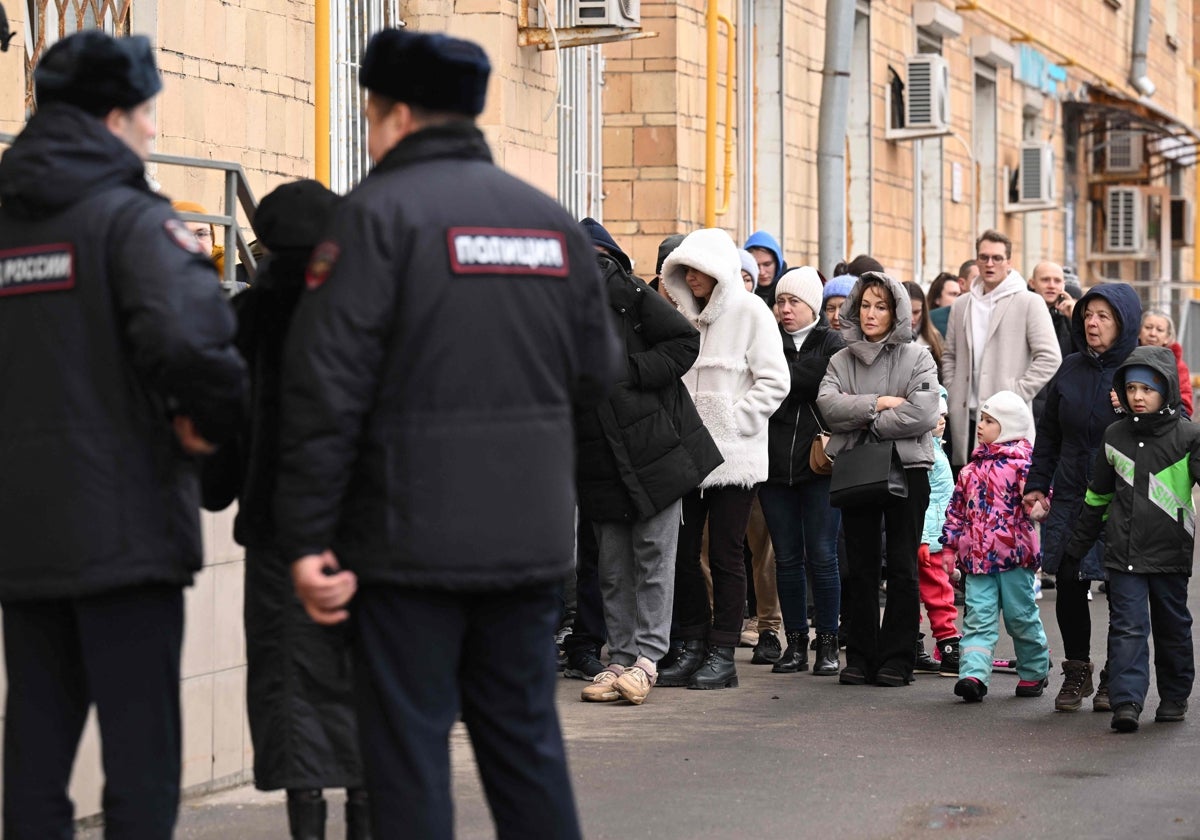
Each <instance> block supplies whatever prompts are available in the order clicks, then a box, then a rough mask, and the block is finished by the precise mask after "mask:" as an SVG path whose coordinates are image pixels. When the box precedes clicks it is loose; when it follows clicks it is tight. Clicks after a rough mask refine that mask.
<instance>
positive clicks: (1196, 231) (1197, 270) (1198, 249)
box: [1188, 67, 1200, 297]
mask: <svg viewBox="0 0 1200 840" xmlns="http://www.w3.org/2000/svg"><path fill="white" fill-rule="evenodd" d="M1188 71H1189V72H1190V73H1191V74H1192V79H1193V80H1194V81H1195V83H1196V87H1195V89H1194V91H1193V92H1192V97H1193V98H1194V100H1195V101H1194V102H1193V103H1192V105H1193V106H1194V107H1195V109H1196V123H1197V125H1200V70H1197V69H1196V68H1195V67H1189V68H1188ZM1192 166H1193V168H1194V169H1195V171H1196V197H1195V198H1194V199H1192V207H1193V208H1194V207H1195V206H1196V204H1197V203H1200V163H1196V164H1193V165H1192ZM1192 216H1193V218H1192V278H1193V279H1195V278H1196V277H1200V213H1197V212H1195V211H1194V210H1193V212H1192ZM1192 297H1196V290H1195V289H1193V290H1192Z"/></svg>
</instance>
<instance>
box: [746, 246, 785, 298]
mask: <svg viewBox="0 0 1200 840" xmlns="http://www.w3.org/2000/svg"><path fill="white" fill-rule="evenodd" d="M742 247H743V248H745V249H746V250H747V251H749V252H750V253H751V254H752V255H753V256H754V261H755V262H756V263H758V284H757V285H756V286H755V287H754V294H756V295H758V296H759V297H760V298H762V299H763V300H765V301H766V302H767V306H774V305H775V284H776V283H778V282H779V278H780V277H782V276H783V273H784V272H785V271H787V270H788V267H787V262H785V261H784V259H783V249H782V248H780V247H779V242H778V240H776V239H775V237H774V236H772V235H771V234H769V233H767V232H766V231H765V230H756V231H754V233H752V234H750V238H749V239H747V240H746V244H745V245H743V246H742Z"/></svg>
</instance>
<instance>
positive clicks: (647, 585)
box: [576, 219, 724, 704]
mask: <svg viewBox="0 0 1200 840" xmlns="http://www.w3.org/2000/svg"><path fill="white" fill-rule="evenodd" d="M583 226H584V228H585V229H586V230H587V231H588V232H589V233H590V234H591V236H592V242H593V243H594V244H595V246H596V249H597V252H598V253H597V257H596V258H597V261H598V262H599V264H600V273H601V275H602V276H603V277H604V282H605V286H606V287H607V291H608V305H609V307H610V308H611V310H612V313H613V315H614V316H615V317H616V320H617V327H618V330H619V334H620V336H621V338H622V339H623V340H624V345H625V356H626V358H627V359H628V367H627V369H626V371H625V374H624V375H623V376H622V377H621V378H620V379H619V381H618V382H617V386H616V388H614V390H613V393H612V394H611V395H610V396H609V398H608V399H607V400H606V401H604V402H602V403H600V405H598V406H597V407H596V408H594V409H591V410H588V411H585V412H580V413H579V414H577V416H576V428H577V431H576V439H577V440H578V444H579V474H578V475H579V478H578V481H579V509H580V519H581V523H583V522H586V523H588V524H591V525H592V526H593V527H594V530H595V534H596V543H597V546H598V548H599V572H600V591H601V594H602V595H603V599H604V623H605V625H606V627H607V628H608V651H609V656H610V660H611V662H610V664H609V666H608V667H607V668H605V669H604V670H603V671H601V672H600V673H599V674H597V675H596V676H595V678H594V680H593V681H592V684H591V685H589V686H587V687H586V688H585V689H584V690H583V699H584V700H589V701H594V702H607V701H612V700H619V699H621V698H624V699H626V700H628V701H630V702H631V703H635V704H640V703H641V702H642V701H643V700H645V699H646V694H647V693H648V692H649V691H650V688H651V687H652V686H653V685H654V682H655V680H656V679H657V678H658V665H657V663H658V661H659V660H660V659H662V658H663V657H664V656H665V655H666V653H667V646H668V644H669V643H670V633H671V609H672V605H673V603H674V601H673V594H674V587H675V549H676V547H677V546H678V544H679V508H680V499H682V498H683V496H684V494H686V493H688V492H690V491H691V490H694V489H695V488H696V487H698V486H699V484H700V482H701V480H703V479H704V477H705V476H707V475H708V474H709V473H710V472H712V471H713V470H714V469H716V468H717V467H718V466H720V464H721V463H722V462H723V461H724V459H723V458H722V457H721V452H720V450H719V449H717V445H716V444H715V443H713V440H712V437H711V436H710V435H709V434H708V431H707V430H706V429H705V428H704V424H703V422H701V420H700V415H699V413H698V412H697V411H696V406H695V404H694V403H693V402H692V398H691V397H690V396H689V395H688V392H687V389H686V388H685V387H684V386H683V382H682V381H680V378H679V377H680V376H682V375H683V374H684V373H686V372H687V370H688V369H689V368H691V366H692V363H693V362H695V361H696V356H697V355H699V352H700V333H699V332H697V331H696V328H695V327H693V326H692V325H691V324H690V323H688V320H687V318H685V317H683V315H681V314H680V313H679V311H678V310H676V309H675V308H674V307H673V306H671V304H670V303H668V302H667V301H666V300H665V299H663V297H662V296H661V295H658V294H655V293H654V291H653V290H652V289H651V288H650V287H649V286H647V285H646V284H645V283H643V282H642V281H641V280H639V279H638V278H636V277H634V276H633V275H632V274H631V273H630V270H631V268H632V265H631V264H630V261H629V257H628V256H626V255H625V252H624V251H622V250H621V249H620V247H618V245H617V243H616V242H615V241H614V240H613V238H612V236H610V235H609V233H608V231H606V230H605V229H604V228H603V226H601V225H600V224H599V223H598V222H596V221H595V220H593V219H584V220H583Z"/></svg>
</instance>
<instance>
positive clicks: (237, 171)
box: [0, 133, 258, 294]
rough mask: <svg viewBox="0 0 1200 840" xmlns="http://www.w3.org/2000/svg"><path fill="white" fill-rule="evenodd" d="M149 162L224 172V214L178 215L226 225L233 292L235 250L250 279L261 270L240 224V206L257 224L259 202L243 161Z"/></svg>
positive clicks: (227, 280)
mask: <svg viewBox="0 0 1200 840" xmlns="http://www.w3.org/2000/svg"><path fill="white" fill-rule="evenodd" d="M15 139H16V137H15V135H12V134H3V133H0V144H3V145H5V146H11V145H12V142H13V140H15ZM149 162H150V163H159V164H164V165H166V166H182V167H185V168H188V169H212V170H216V171H218V172H224V173H225V194H224V204H223V206H222V208H221V209H222V211H223V212H221V213H182V212H181V213H179V218H181V219H183V220H184V221H188V222H207V223H208V224H210V225H222V226H223V227H224V228H225V270H224V272H223V273H222V275H221V288H223V289H224V290H225V291H226V293H229V294H232V293H233V291H234V290H235V289H236V286H237V281H236V277H237V260H233V259H230V255H231V254H234V253H236V254H237V255H238V257H239V258H240V259H241V261H242V265H243V266H244V267H245V269H246V274H247V275H248V276H249V277H250V279H251V280H253V279H254V277H255V275H256V274H257V273H258V260H256V259H255V257H254V254H253V253H251V251H250V243H249V242H248V241H247V240H246V237H245V236H244V235H243V234H242V228H241V226H240V225H239V224H238V219H237V208H238V205H239V204H240V205H241V208H242V212H243V213H245V214H246V221H247V222H248V223H249V224H250V226H251V228H253V227H254V212H255V210H257V209H258V203H257V202H256V201H255V199H254V193H253V192H252V191H251V189H250V182H249V181H248V180H246V170H244V169H242V165H241V164H240V163H234V162H232V161H225V160H209V159H207V158H194V157H183V156H182V155H164V154H158V153H155V154H152V155H150V161H149Z"/></svg>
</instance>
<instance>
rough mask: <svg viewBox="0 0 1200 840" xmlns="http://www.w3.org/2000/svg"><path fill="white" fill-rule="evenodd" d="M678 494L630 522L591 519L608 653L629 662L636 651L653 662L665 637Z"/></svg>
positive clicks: (672, 583)
mask: <svg viewBox="0 0 1200 840" xmlns="http://www.w3.org/2000/svg"><path fill="white" fill-rule="evenodd" d="M679 508H680V502H679V500H678V499H676V500H675V502H673V503H672V504H670V505H668V506H667V507H666V509H665V510H662V511H660V512H659V513H656V514H655V515H654V516H652V517H650V518H649V519H643V520H640V521H638V522H634V523H632V524H629V523H625V522H597V523H595V530H596V543H597V544H598V546H599V549H600V595H601V597H602V598H603V599H604V621H605V623H606V624H607V625H608V653H609V658H610V659H611V660H612V661H613V662H615V663H616V664H618V665H624V666H626V667H628V666H630V665H632V664H633V663H634V662H635V661H636V660H637V658H638V657H639V656H641V657H645V658H646V659H649V660H650V661H651V662H655V663H657V662H658V660H660V659H662V658H663V657H664V656H666V653H667V647H668V646H669V645H670V639H671V607H672V605H673V603H674V597H675V549H676V548H677V547H678V545H679Z"/></svg>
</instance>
